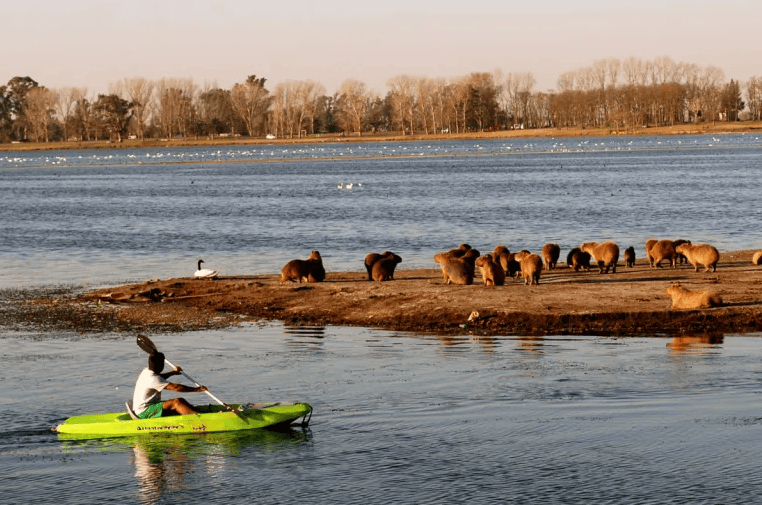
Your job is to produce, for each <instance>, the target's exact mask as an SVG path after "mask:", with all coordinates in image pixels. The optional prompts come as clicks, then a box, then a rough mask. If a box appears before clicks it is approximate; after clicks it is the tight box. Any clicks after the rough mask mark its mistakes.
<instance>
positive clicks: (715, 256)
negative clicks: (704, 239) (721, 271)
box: [677, 244, 720, 272]
mask: <svg viewBox="0 0 762 505" xmlns="http://www.w3.org/2000/svg"><path fill="white" fill-rule="evenodd" d="M677 252H679V253H680V254H682V255H683V256H685V257H686V259H687V260H688V261H689V262H690V264H691V265H693V268H695V269H696V271H697V272H698V270H699V264H701V265H704V266H705V267H706V269H705V270H704V271H705V272H709V271H710V270H711V271H712V272H716V271H717V262H718V261H720V253H719V251H717V248H715V247H714V246H712V245H709V244H697V245H691V244H680V245H679V246H677Z"/></svg>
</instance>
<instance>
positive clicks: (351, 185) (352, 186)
mask: <svg viewBox="0 0 762 505" xmlns="http://www.w3.org/2000/svg"><path fill="white" fill-rule="evenodd" d="M354 187H355V185H354V183H351V182H348V183H347V189H352V188H354Z"/></svg>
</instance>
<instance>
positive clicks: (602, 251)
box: [579, 242, 619, 274]
mask: <svg viewBox="0 0 762 505" xmlns="http://www.w3.org/2000/svg"><path fill="white" fill-rule="evenodd" d="M579 248H580V249H582V250H583V251H584V252H586V253H588V254H589V255H590V256H592V257H593V259H594V260H595V262H596V263H597V264H598V268H599V269H600V272H599V273H609V268H611V273H614V274H615V273H616V264H617V261H619V246H618V245H616V244H615V243H614V242H604V243H602V244H599V243H598V242H586V243H584V244H582V245H581V246H579ZM604 270H605V272H604Z"/></svg>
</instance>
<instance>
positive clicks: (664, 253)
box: [648, 240, 677, 268]
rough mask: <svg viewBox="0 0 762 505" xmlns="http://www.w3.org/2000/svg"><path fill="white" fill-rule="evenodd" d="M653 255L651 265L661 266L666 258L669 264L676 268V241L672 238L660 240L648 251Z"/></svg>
mask: <svg viewBox="0 0 762 505" xmlns="http://www.w3.org/2000/svg"><path fill="white" fill-rule="evenodd" d="M648 254H649V255H650V256H651V266H654V267H656V268H661V262H662V261H664V260H668V261H669V266H670V267H671V268H675V267H676V266H677V251H675V243H674V242H672V241H671V240H659V241H658V242H656V243H655V244H654V245H652V246H651V249H650V250H649V251H648Z"/></svg>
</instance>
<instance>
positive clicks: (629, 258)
mask: <svg viewBox="0 0 762 505" xmlns="http://www.w3.org/2000/svg"><path fill="white" fill-rule="evenodd" d="M624 265H625V266H626V267H627V268H632V267H634V266H635V248H634V247H632V246H630V247H628V248H627V249H625V250H624Z"/></svg>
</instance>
